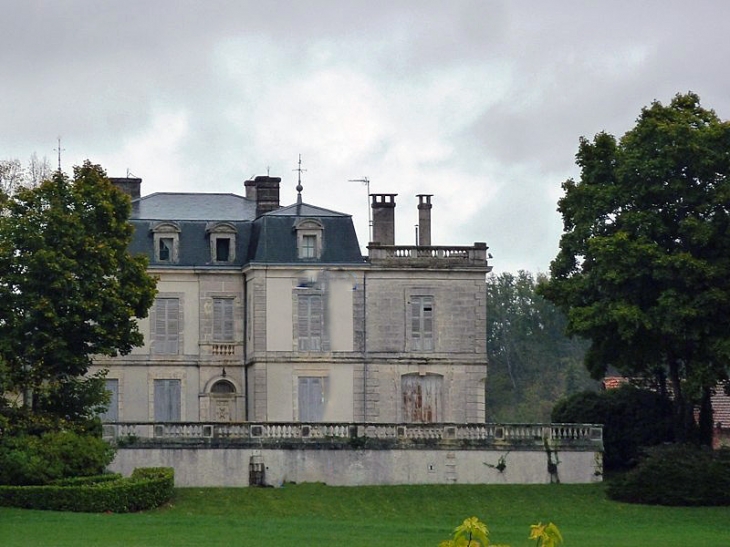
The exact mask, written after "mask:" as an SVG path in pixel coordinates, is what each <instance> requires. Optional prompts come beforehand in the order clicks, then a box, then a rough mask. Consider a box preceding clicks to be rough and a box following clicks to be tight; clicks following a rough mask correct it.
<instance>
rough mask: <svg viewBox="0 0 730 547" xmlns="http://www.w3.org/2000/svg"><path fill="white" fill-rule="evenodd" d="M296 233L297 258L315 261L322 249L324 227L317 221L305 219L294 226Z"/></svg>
mask: <svg viewBox="0 0 730 547" xmlns="http://www.w3.org/2000/svg"><path fill="white" fill-rule="evenodd" d="M294 229H295V230H296V232H297V256H298V257H299V258H302V259H305V260H317V259H319V258H321V256H322V249H323V247H324V244H323V241H324V238H323V234H324V226H323V225H322V223H321V222H320V221H319V220H316V219H313V218H305V219H301V220H299V221H297V223H296V224H295V225H294Z"/></svg>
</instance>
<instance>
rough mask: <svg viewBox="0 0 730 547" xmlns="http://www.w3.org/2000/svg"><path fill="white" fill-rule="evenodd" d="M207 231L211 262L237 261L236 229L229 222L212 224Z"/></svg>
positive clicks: (209, 224)
mask: <svg viewBox="0 0 730 547" xmlns="http://www.w3.org/2000/svg"><path fill="white" fill-rule="evenodd" d="M205 231H206V233H207V234H208V237H209V238H210V260H211V262H214V263H217V264H225V263H229V262H233V261H234V260H235V259H236V227H235V226H234V225H233V224H231V223H229V222H215V223H212V222H211V223H208V226H207V227H206V230H205Z"/></svg>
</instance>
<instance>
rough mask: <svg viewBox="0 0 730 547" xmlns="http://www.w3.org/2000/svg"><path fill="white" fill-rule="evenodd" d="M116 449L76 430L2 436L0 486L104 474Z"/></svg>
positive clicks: (0, 442) (0, 440) (0, 439)
mask: <svg viewBox="0 0 730 547" xmlns="http://www.w3.org/2000/svg"><path fill="white" fill-rule="evenodd" d="M113 458H114V449H113V448H112V447H111V446H110V445H109V444H108V443H106V442H105V441H103V440H102V439H100V438H99V437H95V436H91V435H80V434H78V433H75V432H73V431H54V432H47V433H43V434H41V435H40V436H35V435H18V436H7V435H6V436H3V437H0V484H10V485H30V484H36V485H39V484H48V483H49V482H51V481H53V480H56V479H60V478H65V477H75V476H88V475H99V474H101V473H102V472H103V471H104V469H105V468H106V466H107V465H108V464H109V463H110V462H111V461H112V459H113Z"/></svg>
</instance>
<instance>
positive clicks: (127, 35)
mask: <svg viewBox="0 0 730 547" xmlns="http://www.w3.org/2000/svg"><path fill="white" fill-rule="evenodd" d="M1 7H2V19H1V20H0V29H1V30H0V74H2V81H1V82H0V159H8V158H19V159H21V160H23V161H26V160H27V159H28V157H29V156H30V155H31V153H33V152H35V153H37V154H38V156H41V157H42V156H47V157H48V159H49V160H50V161H51V162H52V164H53V166H54V167H55V166H56V164H57V155H56V150H55V149H57V147H58V146H57V140H56V139H57V137H59V136H60V137H61V149H62V156H61V161H62V168H63V169H64V170H66V171H70V170H71V168H72V166H73V165H77V164H80V163H81V162H83V161H84V160H85V159H87V158H88V159H90V160H91V161H93V162H94V163H100V164H101V165H102V166H104V167H105V168H106V170H107V172H108V174H109V175H110V176H124V175H125V174H126V173H127V172H130V173H131V174H133V175H135V176H138V177H141V178H142V179H143V183H142V192H143V194H148V193H152V192H170V191H181V192H190V191H209V192H234V193H240V194H242V193H243V183H244V181H245V180H246V179H247V178H250V177H252V176H255V175H262V174H266V173H267V171H268V172H269V173H270V174H271V175H272V176H280V177H282V204H290V203H292V202H294V201H295V199H296V191H295V186H296V184H297V182H296V176H297V173H296V172H295V171H294V169H296V167H297V161H298V157H299V154H301V156H302V167H303V168H304V169H306V172H304V173H303V178H302V181H303V185H304V194H303V195H304V200H305V201H306V202H308V203H313V204H317V205H321V206H324V207H327V208H330V209H334V210H338V211H343V212H347V213H351V214H352V215H353V218H354V220H355V223H356V227H357V230H358V235H359V238H360V240H361V243H362V244H363V245H364V244H365V242H366V240H367V205H368V201H367V199H368V198H367V189H366V187H365V186H364V185H361V184H360V183H357V182H349V180H348V179H359V178H362V177H367V178H369V179H370V181H371V185H370V191H371V192H382V193H397V194H398V197H397V198H396V199H397V207H396V219H397V224H396V243H398V244H403V245H408V244H412V243H413V242H414V237H415V236H414V225H415V224H416V223H417V210H416V204H417V199H416V197H415V195H416V194H418V193H428V194H434V197H433V204H434V208H433V243H434V244H436V245H470V244H472V243H473V242H475V241H486V242H487V243H488V245H489V247H490V252H491V253H492V254H493V255H494V260H493V261H492V263H493V265H494V267H495V271H496V272H503V271H512V272H516V271H517V270H519V269H525V270H529V271H532V272H537V271H547V270H548V268H549V264H550V260H551V259H552V258H553V257H554V256H555V254H556V252H557V246H558V240H559V237H560V234H561V228H562V224H561V219H560V217H559V215H558V214H557V212H556V210H555V209H556V202H557V199H558V198H559V197H560V195H561V189H560V184H561V182H562V181H564V180H565V179H566V178H568V177H575V176H576V175H577V169H576V167H575V165H574V156H575V152H576V151H577V145H578V139H579V137H580V136H581V135H585V136H588V137H592V136H593V135H595V134H596V133H597V132H599V131H602V130H606V131H609V132H610V133H613V134H616V135H621V134H623V133H624V132H625V131H627V130H628V129H630V128H631V127H632V125H633V123H634V121H635V120H636V117H637V116H638V114H639V112H640V110H641V108H642V107H643V106H646V105H648V104H650V103H651V102H652V101H653V100H659V101H661V102H663V103H667V102H669V101H670V100H671V98H672V97H673V96H674V95H675V94H676V93H678V92H686V91H689V90H692V91H694V92H696V93H698V94H699V95H700V97H701V98H702V102H703V104H704V106H705V107H708V108H713V109H715V111H716V112H717V113H718V115H719V116H720V117H721V118H723V119H727V118H730V72H729V71H728V66H729V64H728V61H729V60H730V40H729V39H728V38H727V25H728V21H730V3H727V2H721V1H712V2H710V1H702V0H700V1H697V0H695V1H694V2H687V1H684V0H683V1H666V0H665V1H645V2H635V1H631V2H621V1H611V2H606V1H601V2H598V1H596V2H590V1H587V0H583V1H575V2H568V1H558V0H556V1H551V2H546V1H544V0H541V1H522V2H517V1H504V2H501V1H490V0H478V1H466V0H464V1H459V0H450V1H448V2H447V1H445V0H444V1H441V0H440V1H429V0H413V1H398V0H387V1H381V0H370V1H366V2H360V1H348V0H334V1H324V0H301V1H294V0H290V1H262V0H256V1H245V0H231V1H222V0H206V1H202V0H201V1H191V0H175V1H165V0H156V1H154V2H151V1H149V0H144V1H140V0H126V1H123V2H121V1H112V0H108V1H106V0H83V1H82V0H76V1H73V0H67V1H65V0H53V1H52V0H43V1H41V0H3V1H2V6H1Z"/></svg>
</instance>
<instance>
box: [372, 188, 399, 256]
mask: <svg viewBox="0 0 730 547" xmlns="http://www.w3.org/2000/svg"><path fill="white" fill-rule="evenodd" d="M397 195H398V194H370V197H371V198H372V203H371V208H372V210H373V241H372V243H376V244H378V245H395V196H397Z"/></svg>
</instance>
